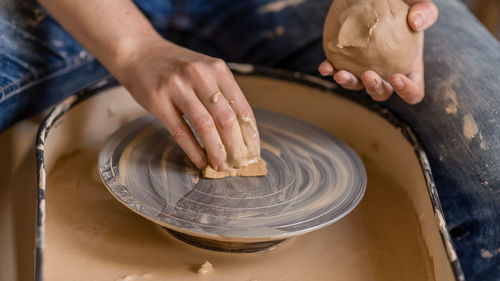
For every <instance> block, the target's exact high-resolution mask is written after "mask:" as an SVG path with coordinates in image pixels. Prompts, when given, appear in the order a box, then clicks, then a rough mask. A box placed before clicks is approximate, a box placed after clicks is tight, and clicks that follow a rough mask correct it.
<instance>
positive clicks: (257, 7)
mask: <svg viewBox="0 0 500 281" xmlns="http://www.w3.org/2000/svg"><path fill="white" fill-rule="evenodd" d="M135 2H136V4H137V5H138V6H139V8H140V9H141V10H142V11H143V12H144V14H145V15H146V16H147V17H148V18H149V19H150V20H151V22H152V23H153V25H154V26H155V28H156V29H157V30H158V31H159V32H160V33H161V34H162V35H164V36H165V37H166V38H167V39H169V40H171V41H174V42H176V43H178V44H180V45H184V46H186V47H188V48H191V49H194V50H197V51H200V52H203V53H206V54H209V55H212V56H216V57H221V58H223V59H225V60H227V61H234V62H245V63H252V64H257V65H265V66H271V67H277V68H284V69H288V70H293V71H301V72H304V73H309V74H314V75H318V73H317V66H318V65H319V63H320V62H321V61H322V60H323V59H324V54H323V51H322V47H321V33H322V26H323V21H324V18H325V16H326V13H327V11H328V7H329V5H330V4H331V0H308V1H307V0H306V1H301V0H245V1H243V0H241V1H240V0H238V1H235V0H189V1H188V0H149V1H139V0H137V1H135ZM434 2H435V3H436V4H437V5H438V6H439V8H440V19H439V21H438V22H437V24H436V25H435V26H434V27H433V28H431V29H430V30H429V31H428V32H427V33H426V44H425V48H426V49H425V65H426V93H427V95H426V98H425V99H424V101H423V102H422V103H420V104H418V105H415V106H411V105H407V104H405V103H403V102H402V101H401V100H400V99H399V98H398V97H392V98H391V99H390V100H389V101H387V102H384V103H383V105H384V106H386V107H387V108H389V109H390V110H391V111H393V112H395V113H396V114H397V115H399V116H400V117H401V118H402V119H404V120H405V121H406V122H407V123H408V124H410V126H411V127H412V128H413V130H414V131H415V133H416V134H417V136H418V138H419V139H420V140H421V142H422V143H423V145H424V147H425V149H426V151H427V154H428V156H429V160H430V164H431V168H432V170H433V173H434V177H435V181H436V186H437V189H438V192H439V196H440V197H441V200H442V205H443V209H444V211H445V217H446V220H447V222H448V224H449V226H450V231H451V235H452V238H453V242H454V244H455V247H456V249H457V253H458V256H459V259H460V262H461V265H462V267H463V270H464V272H465V274H466V277H467V280H481V281H485V280H500V254H497V253H498V249H500V127H499V117H498V111H499V110H500V80H499V79H498V77H500V43H499V42H498V41H496V40H495V39H494V38H493V37H492V36H491V35H490V34H489V33H488V32H487V31H486V30H485V29H484V28H483V27H482V26H481V25H480V24H479V23H478V22H477V20H475V18H474V17H473V16H472V15H471V14H470V13H469V12H468V11H467V9H466V8H465V7H464V6H463V4H461V3H460V2H459V1H458V0H435V1H434ZM285 4H288V5H285ZM0 46H1V47H0V89H1V90H0V131H1V130H2V129H4V128H6V127H8V126H9V125H11V124H12V123H13V122H15V121H17V120H19V119H20V118H23V117H25V116H29V115H31V114H34V113H36V112H39V111H40V110H42V109H43V108H46V107H48V106H50V105H51V104H54V103H55V102H57V101H59V100H61V99H63V98H64V97H65V96H67V95H70V94H73V93H75V92H77V91H79V90H81V89H83V88H85V87H87V86H88V85H91V84H94V83H95V82H97V81H100V80H101V79H103V78H105V77H106V76H108V75H109V74H108V73H107V71H106V70H105V69H104V68H103V67H102V66H101V65H100V64H99V63H97V62H96V61H95V60H94V59H93V57H92V56H91V55H89V54H88V53H87V52H86V51H85V50H83V49H82V48H81V47H80V45H79V44H78V43H76V42H75V41H74V40H73V39H72V38H71V37H70V36H69V35H68V34H67V33H66V32H65V31H64V30H63V29H62V28H61V27H60V26H59V25H58V24H57V23H55V22H54V21H53V19H51V18H50V17H49V16H46V14H45V13H44V12H43V11H42V10H40V9H39V8H38V7H37V5H36V3H35V2H34V1H30V0H23V1H19V0H17V1H16V0H0ZM359 94H360V93H353V95H359ZM471 122H472V123H475V124H477V131H476V132H474V134H472V135H468V134H466V132H464V126H465V123H471ZM485 251H488V252H490V253H491V254H492V255H493V256H489V255H485V254H484V253H485Z"/></svg>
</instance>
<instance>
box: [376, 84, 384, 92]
mask: <svg viewBox="0 0 500 281" xmlns="http://www.w3.org/2000/svg"><path fill="white" fill-rule="evenodd" d="M375 92H377V94H379V95H383V94H384V89H383V88H382V82H380V81H378V82H377V83H376V84H375Z"/></svg>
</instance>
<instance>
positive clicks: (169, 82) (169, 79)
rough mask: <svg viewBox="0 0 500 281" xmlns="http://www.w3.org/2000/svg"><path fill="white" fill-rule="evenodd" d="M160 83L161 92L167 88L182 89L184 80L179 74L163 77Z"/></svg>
mask: <svg viewBox="0 0 500 281" xmlns="http://www.w3.org/2000/svg"><path fill="white" fill-rule="evenodd" d="M161 81H162V82H161V83H160V91H161V89H162V88H164V87H166V88H167V89H169V88H170V89H171V88H180V86H181V85H182V78H181V76H180V75H178V74H169V75H166V76H164V77H162V79H161Z"/></svg>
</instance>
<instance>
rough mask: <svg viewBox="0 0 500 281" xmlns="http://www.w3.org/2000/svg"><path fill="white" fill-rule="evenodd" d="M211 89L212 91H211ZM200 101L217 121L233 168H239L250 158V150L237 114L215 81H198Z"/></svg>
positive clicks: (196, 88) (197, 89) (197, 91)
mask: <svg viewBox="0 0 500 281" xmlns="http://www.w3.org/2000/svg"><path fill="white" fill-rule="evenodd" d="M210 89H211V90H210ZM195 92H196V93H197V95H198V97H199V99H200V101H201V102H202V103H203V105H204V106H205V108H206V109H207V110H208V112H209V113H210V115H212V118H213V119H214V121H215V125H216V127H217V130H218V132H219V135H220V137H221V139H222V143H223V144H224V146H225V148H226V152H227V156H228V159H227V160H228V162H229V164H230V165H231V166H236V167H239V166H241V165H244V164H245V161H246V160H247V158H248V149H247V146H246V143H245V140H244V137H243V134H242V130H241V128H240V124H239V122H238V118H237V116H236V113H235V112H234V110H233V109H232V108H231V106H230V105H229V102H228V101H227V99H226V98H225V97H224V94H223V93H222V92H221V91H219V87H218V85H217V84H216V82H215V81H214V80H210V81H208V80H205V79H201V80H198V83H197V84H196V86H195Z"/></svg>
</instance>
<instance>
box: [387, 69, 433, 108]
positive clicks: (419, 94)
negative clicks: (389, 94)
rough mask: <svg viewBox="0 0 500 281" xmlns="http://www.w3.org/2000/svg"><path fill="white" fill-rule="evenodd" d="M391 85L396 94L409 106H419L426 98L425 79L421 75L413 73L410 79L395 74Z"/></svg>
mask: <svg viewBox="0 0 500 281" xmlns="http://www.w3.org/2000/svg"><path fill="white" fill-rule="evenodd" d="M390 83H391V85H392V86H393V87H394V90H395V91H396V93H397V94H398V95H399V96H400V97H401V98H402V99H403V100H404V101H405V102H407V103H409V104H417V103H419V102H421V101H422V99H423V98H424V93H425V89H424V79H423V77H422V76H421V75H420V74H419V73H411V74H410V75H409V76H408V77H406V76H404V75H403V74H394V75H392V76H391V79H390Z"/></svg>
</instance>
